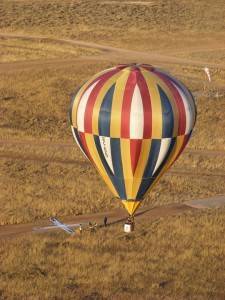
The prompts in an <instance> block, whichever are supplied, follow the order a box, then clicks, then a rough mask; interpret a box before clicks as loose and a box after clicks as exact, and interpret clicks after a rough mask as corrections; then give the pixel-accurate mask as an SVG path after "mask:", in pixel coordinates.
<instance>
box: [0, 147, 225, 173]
mask: <svg viewBox="0 0 225 300" xmlns="http://www.w3.org/2000/svg"><path fill="white" fill-rule="evenodd" d="M0 158H3V159H13V160H22V161H32V162H45V163H56V164H63V165H65V164H66V165H78V166H81V167H85V168H87V167H88V166H91V164H90V163H89V162H88V161H87V160H84V161H82V160H74V159H60V158H54V157H45V156H40V155H26V156H24V155H21V154H18V153H13V152H11V153H10V152H0ZM168 175H175V176H181V175H182V176H188V177H207V178H209V177H218V178H221V177H222V178H225V173H204V172H199V171H196V170H195V169H192V170H190V169H189V170H185V169H181V168H172V169H171V170H169V171H168V172H167V173H166V174H165V176H168Z"/></svg>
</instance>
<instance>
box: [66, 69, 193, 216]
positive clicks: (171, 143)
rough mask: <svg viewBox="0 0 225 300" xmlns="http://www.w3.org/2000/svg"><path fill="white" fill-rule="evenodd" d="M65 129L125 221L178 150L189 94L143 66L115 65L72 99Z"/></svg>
mask: <svg viewBox="0 0 225 300" xmlns="http://www.w3.org/2000/svg"><path fill="white" fill-rule="evenodd" d="M69 115H70V124H71V129H72V133H73V136H74V139H75V140H76V142H77V144H78V146H79V147H80V149H81V151H82V152H83V154H84V155H85V156H86V157H87V158H88V159H89V160H90V162H91V163H92V164H93V165H94V166H95V167H96V169H97V170H98V172H99V174H100V175H101V177H102V178H103V179H104V181H105V183H106V184H107V186H108V187H109V189H110V190H111V191H112V193H113V195H114V196H116V197H117V198H118V199H121V201H122V203H123V204H124V206H125V208H126V209H127V211H128V213H129V215H130V216H133V215H134V213H135V211H136V210H137V208H138V207H139V206H140V204H141V203H142V201H143V199H144V196H145V194H146V193H147V192H148V191H150V190H151V189H152V188H153V186H154V185H155V184H156V183H157V182H158V180H159V179H160V177H161V176H162V175H163V174H164V173H165V172H166V171H167V170H168V169H169V168H170V167H171V166H172V164H173V163H174V162H175V160H176V159H177V158H178V157H179V155H180V154H181V152H182V151H183V150H184V148H185V146H186V145H187V142H188V140H189V138H190V136H191V133H192V130H193V127H194V125H195V121H196V107H195V103H194V98H193V96H192V94H191V92H190V91H189V90H188V89H187V88H186V87H185V86H184V85H183V84H182V83H181V82H180V81H178V80H177V79H175V78H174V77H172V76H171V75H169V74H167V73H166V72H164V71H162V70H161V69H157V68H154V67H153V66H151V65H147V64H128V65H126V64H121V65H118V66H116V67H113V68H110V69H107V70H104V71H102V72H100V73H98V74H97V75H95V76H93V77H92V78H91V79H90V80H88V81H87V82H85V83H84V84H83V85H82V86H81V87H80V88H79V89H78V91H77V92H76V94H75V95H74V96H73V99H72V102H71V108H70V113H69Z"/></svg>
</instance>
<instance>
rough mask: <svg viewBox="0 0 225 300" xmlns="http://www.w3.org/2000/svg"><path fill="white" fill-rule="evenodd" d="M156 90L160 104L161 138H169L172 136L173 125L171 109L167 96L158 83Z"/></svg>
mask: <svg viewBox="0 0 225 300" xmlns="http://www.w3.org/2000/svg"><path fill="white" fill-rule="evenodd" d="M158 90H159V95H160V99H161V106H162V123H163V126H162V138H171V137H172V136H173V127H174V118H173V109H172V106H171V104H170V100H169V98H168V97H167V95H166V93H165V92H164V91H163V89H162V88H161V87H160V86H159V85H158Z"/></svg>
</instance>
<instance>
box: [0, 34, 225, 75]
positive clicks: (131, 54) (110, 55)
mask: <svg viewBox="0 0 225 300" xmlns="http://www.w3.org/2000/svg"><path fill="white" fill-rule="evenodd" d="M0 37H4V38H18V39H25V40H39V41H41V40H44V41H49V42H55V43H56V42H57V43H60V44H70V45H76V46H82V47H86V48H93V49H98V50H101V51H103V53H104V52H105V54H101V55H95V56H92V57H91V58H89V59H90V61H92V60H93V59H94V61H95V62H96V60H98V61H99V60H113V59H115V58H116V59H118V58H120V59H122V60H123V61H127V62H129V61H135V60H137V59H138V60H139V58H140V57H141V58H142V60H145V61H146V62H149V61H150V62H151V63H153V64H156V63H160V64H161V63H163V64H167V65H168V64H169V65H170V64H182V65H189V66H199V67H204V66H205V65H207V66H208V67H211V68H219V69H225V64H215V63H209V62H205V61H197V60H196V61H195V60H191V59H184V58H178V57H173V56H169V55H164V54H157V53H155V52H151V53H149V52H143V51H135V50H128V49H122V48H116V47H112V46H104V45H100V44H97V43H93V42H85V41H80V40H72V39H59V38H51V37H45V36H31V35H21V34H7V33H0ZM203 49H204V48H203ZM84 60H88V57H80V58H77V59H76V60H74V59H72V60H69V61H70V63H72V62H75V61H76V62H82V61H84ZM69 61H66V60H65V59H64V60H60V59H56V60H54V59H52V60H51V63H50V61H49V60H46V61H45V60H41V61H35V62H34V61H31V62H29V61H26V63H25V62H20V63H0V72H2V73H4V72H7V71H12V70H13V71H15V70H18V69H19V70H21V69H22V67H23V66H24V67H25V69H28V68H29V67H30V68H32V67H33V66H34V63H35V65H36V66H38V67H39V68H40V67H42V68H43V67H46V66H52V65H53V66H55V67H59V66H60V65H64V64H65V63H66V62H69ZM88 61H89V60H88Z"/></svg>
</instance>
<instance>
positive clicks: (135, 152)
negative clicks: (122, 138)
mask: <svg viewBox="0 0 225 300" xmlns="http://www.w3.org/2000/svg"><path fill="white" fill-rule="evenodd" d="M141 145H142V140H130V157H131V167H132V172H133V175H134V173H135V170H136V168H137V164H138V161H139V158H140V153H141Z"/></svg>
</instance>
